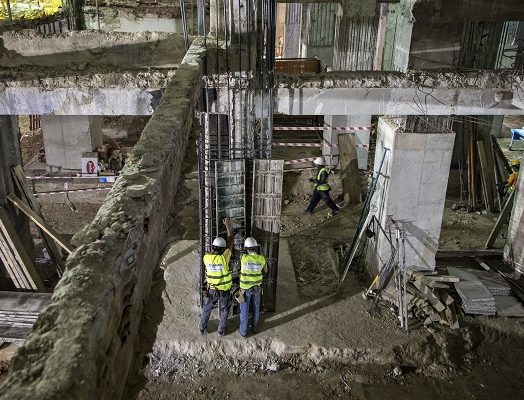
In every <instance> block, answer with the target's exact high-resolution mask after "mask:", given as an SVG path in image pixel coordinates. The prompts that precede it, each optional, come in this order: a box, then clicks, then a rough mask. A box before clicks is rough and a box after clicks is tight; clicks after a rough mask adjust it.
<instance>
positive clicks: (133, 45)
mask: <svg viewBox="0 0 524 400" xmlns="http://www.w3.org/2000/svg"><path fill="white" fill-rule="evenodd" d="M193 39H194V38H193V37H191V38H190V42H192V41H193ZM185 53H186V49H185V47H184V38H183V36H182V35H180V34H171V33H160V32H140V33H123V32H97V31H96V32H95V31H82V32H65V33H59V34H53V35H51V34H44V33H40V32H37V31H35V30H26V31H22V32H4V33H2V35H0V67H10V68H13V67H19V66H22V65H33V66H37V67H39V68H41V67H50V68H55V69H56V70H57V71H62V70H67V69H69V67H70V66H71V65H73V66H74V65H90V66H106V67H109V66H111V67H121V68H124V69H125V68H127V69H129V68H132V67H135V68H138V67H161V66H163V67H167V66H176V65H179V64H180V63H181V62H182V59H183V58H184V54H185Z"/></svg>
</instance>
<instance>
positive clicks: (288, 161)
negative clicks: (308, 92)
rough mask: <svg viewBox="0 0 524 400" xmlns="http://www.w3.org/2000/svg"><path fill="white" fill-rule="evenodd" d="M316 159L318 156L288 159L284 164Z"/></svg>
mask: <svg viewBox="0 0 524 400" xmlns="http://www.w3.org/2000/svg"><path fill="white" fill-rule="evenodd" d="M315 159H316V157H309V158H299V159H298V160H286V161H284V165H290V164H300V163H306V162H311V161H314V160H315Z"/></svg>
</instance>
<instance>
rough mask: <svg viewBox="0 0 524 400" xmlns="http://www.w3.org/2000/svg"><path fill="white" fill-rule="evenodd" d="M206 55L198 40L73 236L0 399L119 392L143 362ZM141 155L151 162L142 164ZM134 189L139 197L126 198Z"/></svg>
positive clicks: (106, 395) (115, 394) (112, 395)
mask: <svg viewBox="0 0 524 400" xmlns="http://www.w3.org/2000/svg"><path fill="white" fill-rule="evenodd" d="M204 51H205V50H204V49H203V47H202V46H201V45H199V44H198V43H195V44H194V45H193V46H192V47H191V49H190V50H189V51H188V53H187V55H186V57H185V58H184V61H183V63H182V65H181V66H180V68H179V69H178V70H177V73H176V75H175V77H174V78H173V80H172V81H171V84H170V85H169V86H168V88H167V89H166V94H165V96H164V97H163V99H162V103H161V105H160V106H159V108H158V109H157V112H156V113H155V115H154V117H153V118H151V120H150V121H149V123H148V124H147V126H146V128H145V130H144V132H143V133H142V135H141V138H140V140H139V142H138V143H137V144H136V146H135V147H134V149H133V153H132V155H131V156H130V157H129V159H128V161H127V163H126V166H125V168H124V171H123V173H122V176H121V177H120V179H118V181H117V183H116V184H115V185H114V186H113V189H112V190H111V193H110V195H109V196H108V197H107V199H106V201H105V202H104V204H103V205H102V207H101V208H100V210H99V211H98V213H97V216H96V217H95V220H94V221H93V222H92V223H91V224H89V225H88V226H86V227H85V228H84V229H83V230H82V231H81V232H79V233H78V234H77V235H76V236H75V240H74V243H75V245H77V246H78V247H77V249H76V250H75V251H74V252H73V253H72V254H71V255H70V256H69V258H68V260H67V267H68V268H67V271H66V272H65V274H64V276H63V278H62V279H61V281H60V283H59V284H58V285H57V287H56V289H55V292H54V294H53V297H52V303H51V305H50V306H49V308H48V309H47V310H46V311H45V312H44V313H43V314H41V315H40V317H39V319H38V321H37V323H36V324H35V326H34V331H33V333H32V334H31V335H30V337H29V338H28V339H27V341H26V342H25V344H24V346H23V347H21V348H20V350H19V351H18V353H17V355H16V356H15V358H14V359H13V362H12V368H11V370H10V374H9V376H8V378H7V380H6V381H4V382H3V383H2V386H1V388H0V398H2V399H9V400H13V399H26V398H29V397H32V398H42V399H44V398H48V399H51V398H60V399H68V398H71V399H93V398H97V399H104V398H107V399H113V398H120V397H121V396H122V394H123V393H124V391H125V390H126V385H125V382H126V381H127V379H128V377H129V376H130V374H131V375H133V374H134V372H135V371H136V370H138V369H139V368H140V367H141V366H142V363H143V355H144V354H145V352H146V351H147V349H144V348H142V346H141V338H140V337H139V335H138V331H139V328H140V323H141V315H142V308H143V304H144V300H145V298H147V297H148V295H149V292H150V287H151V282H152V275H153V271H154V269H155V267H156V265H157V260H158V257H159V255H160V251H161V248H162V244H163V241H164V238H165V222H166V220H167V218H166V217H167V215H168V213H169V212H170V210H171V207H172V201H171V199H172V196H173V193H174V192H175V191H176V185H177V182H178V178H179V174H180V169H179V168H180V164H181V161H182V158H183V155H184V152H185V149H186V144H187V137H188V133H189V131H190V129H191V126H192V123H193V118H192V108H193V106H194V104H195V101H196V98H197V95H198V94H199V85H200V76H201V60H202V56H203V54H204ZM143 156H148V157H149V156H152V157H150V158H151V159H152V160H153V165H152V166H151V165H149V166H146V167H144V166H141V164H140V161H141V159H142V157H143ZM138 187H142V188H144V190H143V191H142V193H141V195H140V196H139V197H136V198H130V197H129V196H128V195H127V194H128V192H129V191H133V190H135V191H136V188H138Z"/></svg>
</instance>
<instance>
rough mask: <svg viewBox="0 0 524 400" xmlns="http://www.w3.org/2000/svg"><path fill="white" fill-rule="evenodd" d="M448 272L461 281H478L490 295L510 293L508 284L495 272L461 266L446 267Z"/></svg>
mask: <svg viewBox="0 0 524 400" xmlns="http://www.w3.org/2000/svg"><path fill="white" fill-rule="evenodd" d="M448 272H449V273H450V274H452V275H453V276H457V277H459V278H460V280H461V281H480V282H481V283H482V284H483V285H484V286H485V287H486V289H487V290H488V291H489V292H490V293H491V295H492V296H509V295H510V294H511V288H510V286H509V285H508V283H507V282H506V280H505V279H504V278H503V277H502V276H500V275H499V274H497V273H494V272H489V271H479V270H475V269H472V268H461V267H448Z"/></svg>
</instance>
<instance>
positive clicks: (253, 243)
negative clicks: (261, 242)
mask: <svg viewBox="0 0 524 400" xmlns="http://www.w3.org/2000/svg"><path fill="white" fill-rule="evenodd" d="M257 246H258V243H257V241H256V240H255V239H253V238H252V237H248V238H246V240H245V242H244V247H245V248H248V249H249V248H252V247H257Z"/></svg>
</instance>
